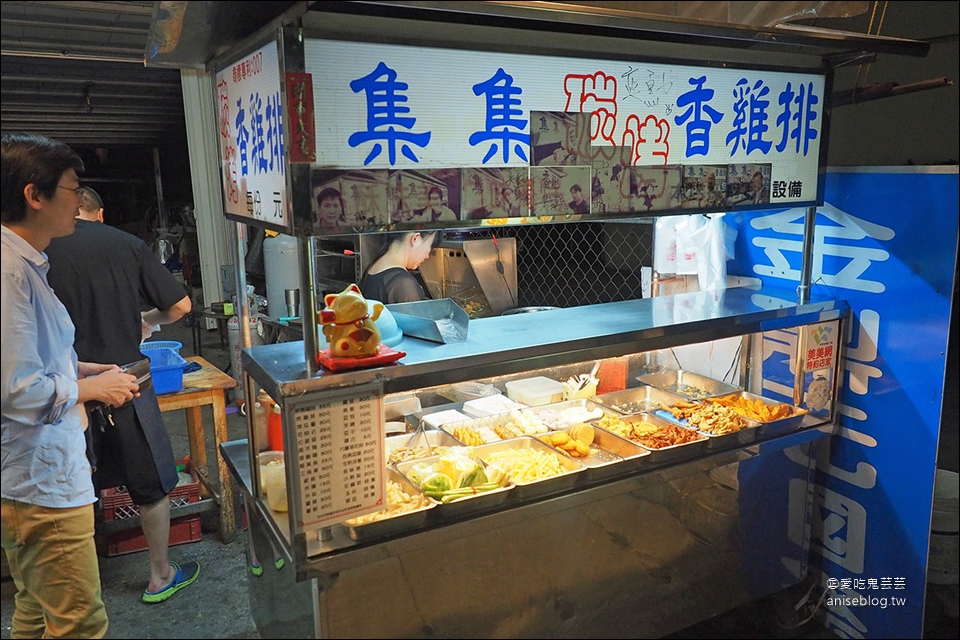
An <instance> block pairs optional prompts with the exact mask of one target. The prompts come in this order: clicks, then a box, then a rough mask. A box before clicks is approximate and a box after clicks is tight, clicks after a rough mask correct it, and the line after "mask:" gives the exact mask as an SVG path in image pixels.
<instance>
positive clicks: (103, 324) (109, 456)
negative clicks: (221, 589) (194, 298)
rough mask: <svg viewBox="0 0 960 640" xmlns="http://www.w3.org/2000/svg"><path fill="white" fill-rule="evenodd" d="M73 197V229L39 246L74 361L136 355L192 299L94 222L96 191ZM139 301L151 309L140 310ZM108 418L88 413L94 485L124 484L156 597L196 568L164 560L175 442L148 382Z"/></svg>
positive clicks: (128, 359)
mask: <svg viewBox="0 0 960 640" xmlns="http://www.w3.org/2000/svg"><path fill="white" fill-rule="evenodd" d="M77 196H78V199H79V202H80V210H79V215H78V219H77V226H76V231H75V232H74V233H73V235H69V236H64V237H62V238H57V239H56V241H55V242H51V243H50V246H48V247H47V250H46V253H47V258H48V259H49V261H50V271H49V273H48V274H47V280H48V282H49V283H50V286H51V287H52V288H53V290H54V291H55V292H56V294H57V297H58V298H60V301H61V302H63V304H64V306H65V307H66V308H67V311H68V312H69V313H70V317H71V319H72V320H73V323H74V324H75V325H76V340H75V343H74V347H75V349H76V351H77V355H78V356H79V358H80V359H81V360H89V359H91V358H93V359H95V360H96V361H97V362H105V363H113V364H118V365H121V366H123V365H126V364H130V363H133V362H136V361H138V360H141V359H142V358H143V354H141V353H140V343H141V342H142V341H143V339H144V338H145V337H149V335H150V334H151V333H152V332H153V331H155V330H158V329H159V325H162V324H169V323H172V322H176V321H177V320H179V319H180V318H182V317H183V316H184V315H186V314H187V313H189V311H190V309H191V306H192V305H191V302H190V298H189V296H187V295H185V293H184V289H183V286H182V285H181V284H180V283H179V282H177V280H176V279H175V278H174V277H173V275H172V274H171V273H170V272H169V271H167V269H166V267H164V266H163V265H162V264H160V261H159V260H158V259H157V258H156V256H154V255H153V253H152V252H151V251H150V249H149V247H147V245H146V243H144V242H143V241H142V240H140V239H139V238H137V237H136V236H133V235H131V234H129V233H125V232H123V231H120V230H119V229H115V228H113V227H110V226H108V225H105V224H102V220H103V202H102V200H101V199H100V196H99V195H98V194H97V192H96V191H94V190H93V189H89V188H86V187H81V188H80V189H79V190H78V191H77ZM141 300H144V301H146V303H147V304H149V305H151V306H152V307H153V308H151V309H150V310H149V311H146V312H143V313H142V314H141V311H140V309H141ZM145 386H146V385H145ZM96 417H97V415H96V414H94V418H96ZM111 417H112V422H104V420H97V419H91V424H90V428H89V433H90V434H91V437H92V439H93V443H92V445H93V451H94V453H95V455H96V458H97V460H96V462H97V466H96V470H95V472H94V485H95V486H96V488H97V490H98V491H100V490H102V489H106V488H110V487H114V486H117V485H124V486H125V487H126V488H127V491H128V492H129V494H130V498H131V499H132V501H133V502H134V503H135V504H137V505H138V506H139V510H140V519H141V523H142V525H143V532H144V537H145V538H146V540H147V546H148V555H149V560H150V578H149V582H148V584H147V588H146V590H145V591H144V593H143V596H142V598H141V599H142V600H143V601H144V602H148V603H154V602H162V601H164V600H166V599H167V598H169V597H170V596H172V595H173V594H174V593H176V592H177V591H179V590H180V589H182V588H183V587H185V586H187V585H189V584H191V583H192V582H193V581H194V580H196V578H197V576H198V575H199V574H200V565H199V564H198V563H196V562H185V563H183V564H182V565H181V564H177V563H174V562H170V561H169V558H168V546H169V538H170V499H169V498H168V495H169V493H170V491H172V490H173V488H174V487H176V485H177V481H178V474H177V470H176V463H175V460H174V456H173V447H172V446H171V444H170V437H169V435H168V434H167V430H166V428H165V427H164V424H163V418H162V417H161V414H160V407H159V405H158V403H157V396H156V394H155V393H154V391H153V387H152V386H147V388H146V389H144V388H143V387H141V392H140V397H139V398H136V399H134V400H133V401H131V402H128V403H127V404H125V405H123V406H122V407H119V408H115V409H113V410H112V416H111Z"/></svg>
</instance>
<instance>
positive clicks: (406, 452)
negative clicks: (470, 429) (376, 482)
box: [384, 429, 461, 464]
mask: <svg viewBox="0 0 960 640" xmlns="http://www.w3.org/2000/svg"><path fill="white" fill-rule="evenodd" d="M384 442H385V443H386V449H387V464H397V463H400V462H406V461H407V460H420V459H421V458H429V457H430V456H439V455H442V454H443V453H444V448H445V447H459V446H460V445H461V443H460V441H459V440H457V439H456V438H454V437H453V436H451V435H450V434H449V433H447V432H446V431H441V430H439V429H423V430H420V431H418V432H416V433H412V434H410V433H404V434H401V435H399V436H390V437H388V438H385V439H384Z"/></svg>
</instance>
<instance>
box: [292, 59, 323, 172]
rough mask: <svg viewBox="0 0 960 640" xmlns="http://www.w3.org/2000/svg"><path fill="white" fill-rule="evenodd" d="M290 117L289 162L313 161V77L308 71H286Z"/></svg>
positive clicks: (314, 159)
mask: <svg viewBox="0 0 960 640" xmlns="http://www.w3.org/2000/svg"><path fill="white" fill-rule="evenodd" d="M286 84H287V104H288V105H289V107H288V114H289V117H290V143H291V144H290V162H315V161H316V159H317V144H316V137H315V131H314V124H313V122H314V121H313V78H312V76H311V75H310V74H309V73H292V72H291V73H287V74H286Z"/></svg>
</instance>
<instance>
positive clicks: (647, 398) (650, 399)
mask: <svg viewBox="0 0 960 640" xmlns="http://www.w3.org/2000/svg"><path fill="white" fill-rule="evenodd" d="M590 399H591V400H592V401H594V402H597V403H599V404H601V405H603V406H604V407H607V408H609V409H613V410H614V411H616V412H618V413H623V414H627V415H629V414H632V413H651V412H653V411H656V410H657V409H659V408H661V407H667V406H670V405H672V404H674V403H676V402H677V401H679V400H684V399H685V398H684V397H683V396H678V395H676V394H674V393H668V392H666V391H664V390H663V389H658V388H657V387H654V386H650V385H649V384H643V385H641V386H639V387H634V388H633V389H624V390H622V391H613V392H611V393H605V394H603V395H602V396H594V397H593V398H590Z"/></svg>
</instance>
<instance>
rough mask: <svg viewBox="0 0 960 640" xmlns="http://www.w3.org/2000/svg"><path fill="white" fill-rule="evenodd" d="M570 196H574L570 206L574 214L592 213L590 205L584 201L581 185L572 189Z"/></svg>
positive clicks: (576, 185)
mask: <svg viewBox="0 0 960 640" xmlns="http://www.w3.org/2000/svg"><path fill="white" fill-rule="evenodd" d="M570 195H572V196H573V200H571V201H570V202H569V203H568V204H569V205H570V208H571V209H572V210H573V213H590V203H589V202H587V201H586V200H584V199H583V189H582V188H581V187H580V185H578V184H575V185H573V186H572V187H570Z"/></svg>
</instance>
